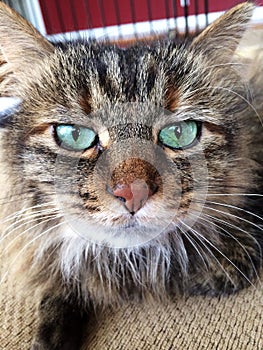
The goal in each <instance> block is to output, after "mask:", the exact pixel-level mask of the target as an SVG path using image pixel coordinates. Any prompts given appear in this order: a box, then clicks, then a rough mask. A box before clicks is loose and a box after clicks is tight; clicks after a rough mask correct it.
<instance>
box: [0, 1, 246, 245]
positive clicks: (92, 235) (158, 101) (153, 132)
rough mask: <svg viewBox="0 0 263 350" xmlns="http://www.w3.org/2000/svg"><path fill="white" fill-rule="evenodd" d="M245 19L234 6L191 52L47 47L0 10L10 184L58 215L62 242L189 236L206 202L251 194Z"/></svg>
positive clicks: (163, 46)
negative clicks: (241, 59)
mask: <svg viewBox="0 0 263 350" xmlns="http://www.w3.org/2000/svg"><path fill="white" fill-rule="evenodd" d="M252 10H253V5H252V4H250V3H246V4H242V5H239V6H237V7H235V8H234V9H232V10H231V11H229V12H227V13H226V15H224V16H222V17H221V18H220V19H219V20H217V21H216V22H215V23H214V24H212V25H210V26H209V27H208V28H207V29H206V30H205V31H204V32H203V33H202V34H201V35H199V36H198V37H197V38H196V39H194V41H193V42H192V43H191V44H189V45H181V46H179V47H178V46H177V45H176V44H175V43H173V42H163V43H162V42H161V43H160V42H159V43H157V44H154V45H151V46H140V45H139V46H135V47H131V48H126V49H125V50H123V49H120V48H117V47H113V46H111V45H99V44H94V43H82V42H80V43H75V44H68V45H67V44H65V45H58V46H53V45H52V44H51V43H49V42H48V41H47V40H45V39H44V38H43V37H42V36H41V35H40V34H39V33H38V32H37V31H36V30H35V29H34V28H33V27H32V26H30V25H29V24H28V23H27V22H26V21H24V20H23V19H21V18H20V17H19V16H18V15H16V14H15V13H14V12H13V11H11V10H10V9H8V8H7V7H6V6H5V5H4V4H2V3H1V4H0V45H1V46H0V47H1V56H0V62H1V66H0V81H1V85H0V93H1V96H2V98H1V100H0V103H2V106H3V103H6V104H7V106H6V107H5V108H3V107H2V112H0V117H1V120H0V125H1V126H3V128H4V133H3V135H2V139H3V148H4V150H5V152H6V154H5V160H6V163H7V164H10V166H11V168H12V171H11V172H12V173H13V176H14V174H15V177H13V179H14V182H16V186H17V183H18V184H19V186H21V188H22V189H24V188H28V189H30V192H31V194H32V200H33V204H40V203H44V204H45V203H46V204H47V203H50V206H51V207H52V206H54V207H56V209H57V212H58V213H59V214H58V216H59V215H60V217H61V222H63V223H64V222H65V224H63V225H64V226H63V232H64V233H65V232H66V233H65V235H66V236H67V235H69V236H70V235H79V236H81V237H82V238H83V239H88V240H92V241H95V242H98V243H105V244H108V245H113V246H115V247H126V246H133V245H139V244H142V243H146V242H148V241H151V240H152V239H153V238H155V237H157V236H159V235H161V236H162V235H164V236H165V235H167V234H170V233H171V232H177V231H178V232H180V234H181V233H184V232H187V231H188V230H191V228H192V227H194V225H195V223H196V222H197V221H198V220H199V217H200V216H201V215H202V211H203V207H204V206H205V205H206V199H207V194H210V195H212V194H213V193H216V194H225V195H227V194H229V193H233V192H240V193H244V192H246V191H248V189H249V188H250V187H252V182H253V179H252V174H251V171H250V169H245V164H246V163H247V162H248V158H249V157H250V155H249V152H248V149H247V147H246V142H247V140H248V138H247V134H246V133H245V132H244V130H243V123H244V118H243V116H242V118H241V115H243V114H244V109H245V108H247V107H249V102H248V101H246V98H247V91H246V87H245V83H244V82H243V81H242V79H241V78H240V75H239V73H240V69H236V67H239V66H238V64H235V63H233V56H234V52H235V50H236V48H237V45H238V44H239V41H240V39H241V37H242V35H243V33H244V31H245V29H246V27H247V23H248V21H249V19H250V17H251V15H252ZM239 68H240V67H239ZM7 97H10V99H8V98H7ZM1 101H2V102H1ZM8 101H9V102H8ZM8 103H10V105H9V106H8ZM1 113H2V116H1ZM241 183H242V186H239V184H241ZM209 199H211V197H209ZM236 202H239V199H237V198H234V199H233V200H230V201H229V202H228V203H229V204H233V203H234V204H236ZM33 204H32V205H33ZM214 215H215V216H217V213H214ZM208 231H209V230H208Z"/></svg>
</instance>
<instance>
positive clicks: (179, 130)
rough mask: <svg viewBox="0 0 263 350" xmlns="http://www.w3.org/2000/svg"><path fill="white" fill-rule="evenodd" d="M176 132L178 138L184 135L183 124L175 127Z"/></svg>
mask: <svg viewBox="0 0 263 350" xmlns="http://www.w3.org/2000/svg"><path fill="white" fill-rule="evenodd" d="M174 134H175V136H176V138H177V139H179V138H180V137H181V135H182V127H181V125H179V124H178V125H176V126H175V128H174Z"/></svg>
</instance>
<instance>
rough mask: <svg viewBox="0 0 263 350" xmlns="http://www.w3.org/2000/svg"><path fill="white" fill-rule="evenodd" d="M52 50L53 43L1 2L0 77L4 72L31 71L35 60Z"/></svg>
mask: <svg viewBox="0 0 263 350" xmlns="http://www.w3.org/2000/svg"><path fill="white" fill-rule="evenodd" d="M52 51H53V46H52V44H50V43H49V42H48V41H47V40H46V39H45V38H44V37H43V36H42V35H41V34H40V33H39V32H38V31H37V30H36V29H35V28H34V27H33V26H32V25H31V24H30V23H29V22H27V21H26V20H25V19H24V18H22V17H21V16H20V15H19V14H17V13H16V12H15V11H13V10H11V9H10V8H9V7H8V6H6V5H5V4H4V3H2V2H0V78H1V75H3V74H4V72H5V73H12V74H16V73H19V72H20V71H22V70H23V71H28V72H29V69H30V67H31V66H32V64H33V63H34V61H36V60H41V59H43V57H44V56H45V55H47V54H48V53H50V52H52ZM0 81H1V79H0Z"/></svg>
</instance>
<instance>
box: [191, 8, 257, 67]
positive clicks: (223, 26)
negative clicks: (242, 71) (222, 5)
mask: <svg viewBox="0 0 263 350" xmlns="http://www.w3.org/2000/svg"><path fill="white" fill-rule="evenodd" d="M253 10H254V5H253V4H252V3H250V2H245V3H242V4H239V5H237V6H235V7H233V8H232V9H231V10H230V11H227V12H226V13H225V14H224V15H222V16H221V17H219V18H218V19H217V20H216V21H215V22H213V23H212V24H211V25H209V26H208V27H207V28H206V29H205V30H204V31H203V32H202V33H201V34H200V35H198V36H197V37H196V38H195V39H194V41H193V43H192V45H191V46H192V47H193V48H195V49H196V50H198V51H199V52H200V51H201V52H203V53H204V54H206V55H207V56H208V57H210V58H212V59H215V60H216V61H222V62H225V61H229V60H230V59H231V58H232V56H233V55H234V53H235V50H236V48H237V46H238V44H239V42H240V40H241V39H242V37H243V35H244V33H245V31H246V29H247V27H248V22H249V21H250V19H251V17H252V14H253Z"/></svg>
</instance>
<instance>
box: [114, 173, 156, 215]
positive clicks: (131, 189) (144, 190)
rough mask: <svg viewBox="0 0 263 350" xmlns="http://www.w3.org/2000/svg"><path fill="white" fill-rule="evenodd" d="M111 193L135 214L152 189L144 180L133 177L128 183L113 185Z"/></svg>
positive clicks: (149, 195)
mask: <svg viewBox="0 0 263 350" xmlns="http://www.w3.org/2000/svg"><path fill="white" fill-rule="evenodd" d="M113 195H114V196H115V197H116V198H118V199H119V200H120V201H122V202H123V204H124V206H125V207H126V208H127V209H128V211H129V212H130V213H131V214H135V213H136V212H137V211H138V210H139V209H141V207H142V206H143V205H144V204H145V203H146V201H147V199H148V198H149V197H151V196H152V195H153V191H151V189H150V188H149V186H148V185H147V183H146V182H145V181H144V180H141V179H135V180H134V181H133V182H132V183H131V184H130V185H126V184H118V185H117V186H115V189H114V190H113Z"/></svg>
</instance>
